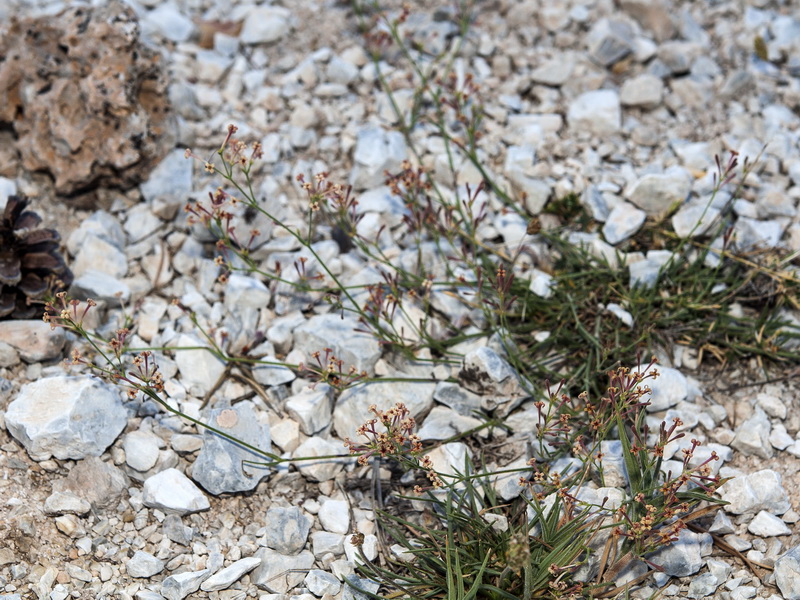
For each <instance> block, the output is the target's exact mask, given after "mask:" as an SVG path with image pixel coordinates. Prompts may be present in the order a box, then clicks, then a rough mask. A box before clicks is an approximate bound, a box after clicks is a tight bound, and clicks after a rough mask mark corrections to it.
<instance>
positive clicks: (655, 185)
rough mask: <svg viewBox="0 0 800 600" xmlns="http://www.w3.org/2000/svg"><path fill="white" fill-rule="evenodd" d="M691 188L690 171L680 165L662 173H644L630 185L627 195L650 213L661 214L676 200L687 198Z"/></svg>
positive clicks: (653, 214)
mask: <svg viewBox="0 0 800 600" xmlns="http://www.w3.org/2000/svg"><path fill="white" fill-rule="evenodd" d="M691 189H692V178H691V176H690V174H689V172H688V171H686V170H685V169H682V168H680V167H678V168H676V169H674V170H670V172H667V173H664V174H660V175H659V174H655V173H650V174H648V175H644V176H643V177H641V178H639V179H638V180H637V181H636V182H635V183H634V184H633V185H632V186H631V187H630V189H629V190H628V193H627V194H626V196H627V198H628V200H630V201H631V202H633V203H634V204H635V205H636V206H638V207H639V208H641V209H642V210H643V211H645V212H646V213H647V214H648V215H651V216H659V215H662V214H663V213H665V212H667V211H668V210H669V209H670V208H671V207H672V205H673V204H675V203H676V202H683V201H684V200H686V198H688V196H689V192H690V191H691Z"/></svg>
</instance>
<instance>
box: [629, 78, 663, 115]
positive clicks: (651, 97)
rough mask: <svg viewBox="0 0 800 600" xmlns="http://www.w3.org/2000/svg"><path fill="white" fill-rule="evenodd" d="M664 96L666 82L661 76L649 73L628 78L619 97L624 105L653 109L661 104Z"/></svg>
mask: <svg viewBox="0 0 800 600" xmlns="http://www.w3.org/2000/svg"><path fill="white" fill-rule="evenodd" d="M663 97H664V84H663V83H662V82H661V78H660V77H656V76H655V75H650V74H648V73H645V74H643V75H639V76H638V77H634V78H633V79H628V80H627V81H625V83H623V84H622V88H620V91H619V99H620V102H621V103H622V105H623V106H638V107H640V108H646V109H653V108H656V107H657V106H658V105H659V104H661V100H662V98H663Z"/></svg>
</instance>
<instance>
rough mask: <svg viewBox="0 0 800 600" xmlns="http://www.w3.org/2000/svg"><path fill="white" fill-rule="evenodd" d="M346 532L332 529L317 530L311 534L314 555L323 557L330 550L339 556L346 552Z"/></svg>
mask: <svg viewBox="0 0 800 600" xmlns="http://www.w3.org/2000/svg"><path fill="white" fill-rule="evenodd" d="M344 544H345V534H343V533H332V532H330V531H315V532H313V533H312V534H311V547H312V548H313V550H314V556H316V557H317V558H321V557H323V556H325V555H326V554H328V553H329V552H330V553H332V554H334V555H336V556H339V555H341V554H344Z"/></svg>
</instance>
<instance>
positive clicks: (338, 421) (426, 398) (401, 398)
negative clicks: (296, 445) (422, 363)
mask: <svg viewBox="0 0 800 600" xmlns="http://www.w3.org/2000/svg"><path fill="white" fill-rule="evenodd" d="M435 389H436V384H435V383H433V382H431V383H428V382H416V381H414V382H412V381H393V382H386V383H383V382H375V383H365V384H357V385H354V386H353V387H350V388H348V389H346V390H345V391H343V392H342V393H341V394H340V395H339V400H338V401H337V402H336V406H335V407H334V409H333V427H334V429H335V430H336V433H337V435H338V436H339V437H340V438H341V439H344V438H346V437H349V438H353V439H355V436H356V429H357V428H358V427H359V426H360V425H361V424H362V423H364V422H365V421H367V420H368V419H371V418H372V416H373V415H372V414H371V413H370V412H369V410H368V407H369V406H370V405H371V404H374V405H375V406H376V407H377V409H378V410H389V409H390V408H392V407H393V406H394V405H395V404H396V403H397V402H402V403H403V404H405V405H406V407H407V408H408V410H409V411H410V412H411V416H412V417H414V418H419V417H420V416H421V415H423V414H425V413H426V412H428V411H429V410H430V409H431V407H433V392H434V390H435ZM297 456H301V455H300V454H298V455H297Z"/></svg>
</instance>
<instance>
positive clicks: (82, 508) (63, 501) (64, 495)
mask: <svg viewBox="0 0 800 600" xmlns="http://www.w3.org/2000/svg"><path fill="white" fill-rule="evenodd" d="M90 510H92V505H91V504H89V502H88V501H87V500H85V499H84V498H81V497H80V496H78V495H77V494H73V493H72V492H53V493H52V494H50V495H49V496H48V497H47V499H46V500H45V501H44V512H45V514H48V515H79V516H84V515H86V514H88V513H89V511H90Z"/></svg>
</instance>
